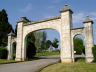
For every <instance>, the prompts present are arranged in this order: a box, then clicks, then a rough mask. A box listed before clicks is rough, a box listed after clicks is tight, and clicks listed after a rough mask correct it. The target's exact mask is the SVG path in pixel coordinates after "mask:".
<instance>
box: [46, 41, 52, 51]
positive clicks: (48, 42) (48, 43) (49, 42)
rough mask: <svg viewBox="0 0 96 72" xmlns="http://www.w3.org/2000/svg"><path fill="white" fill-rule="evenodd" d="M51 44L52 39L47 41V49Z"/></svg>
mask: <svg viewBox="0 0 96 72" xmlns="http://www.w3.org/2000/svg"><path fill="white" fill-rule="evenodd" d="M51 45H52V43H51V41H50V40H47V41H46V47H47V49H49V48H50V46H51Z"/></svg>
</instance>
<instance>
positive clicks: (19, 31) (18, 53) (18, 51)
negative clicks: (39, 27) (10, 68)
mask: <svg viewBox="0 0 96 72" xmlns="http://www.w3.org/2000/svg"><path fill="white" fill-rule="evenodd" d="M26 22H27V21H26V20H25V19H24V17H22V18H21V19H20V20H19V21H17V23H18V24H17V46H16V58H15V60H16V61H23V59H22V44H23V40H22V38H23V24H24V23H26Z"/></svg>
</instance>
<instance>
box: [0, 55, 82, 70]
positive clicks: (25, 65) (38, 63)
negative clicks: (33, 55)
mask: <svg viewBox="0 0 96 72" xmlns="http://www.w3.org/2000/svg"><path fill="white" fill-rule="evenodd" d="M75 57H76V58H80V57H84V56H83V55H80V56H75ZM40 58H41V59H39V60H34V61H28V62H20V63H12V64H3V65H0V72H33V71H34V70H37V69H39V68H41V67H44V66H46V65H48V64H50V63H54V62H57V61H59V60H60V55H52V56H41V57H40Z"/></svg>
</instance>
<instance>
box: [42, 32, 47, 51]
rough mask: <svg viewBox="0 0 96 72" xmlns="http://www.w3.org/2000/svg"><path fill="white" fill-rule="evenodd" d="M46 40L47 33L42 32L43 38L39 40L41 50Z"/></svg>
mask: <svg viewBox="0 0 96 72" xmlns="http://www.w3.org/2000/svg"><path fill="white" fill-rule="evenodd" d="M46 39H47V33H46V31H43V37H42V40H41V50H43V49H45V45H46Z"/></svg>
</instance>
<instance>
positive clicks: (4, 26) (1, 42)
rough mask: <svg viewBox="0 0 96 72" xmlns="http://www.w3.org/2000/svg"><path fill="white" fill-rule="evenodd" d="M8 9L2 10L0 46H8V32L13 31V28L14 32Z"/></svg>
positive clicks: (0, 12)
mask: <svg viewBox="0 0 96 72" xmlns="http://www.w3.org/2000/svg"><path fill="white" fill-rule="evenodd" d="M7 16H8V15H7V13H6V11H5V10H4V9H3V10H2V11H0V46H4V47H5V46H7V42H8V33H10V32H11V30H12V31H13V32H14V30H13V28H12V26H11V24H9V22H8V17H7Z"/></svg>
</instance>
